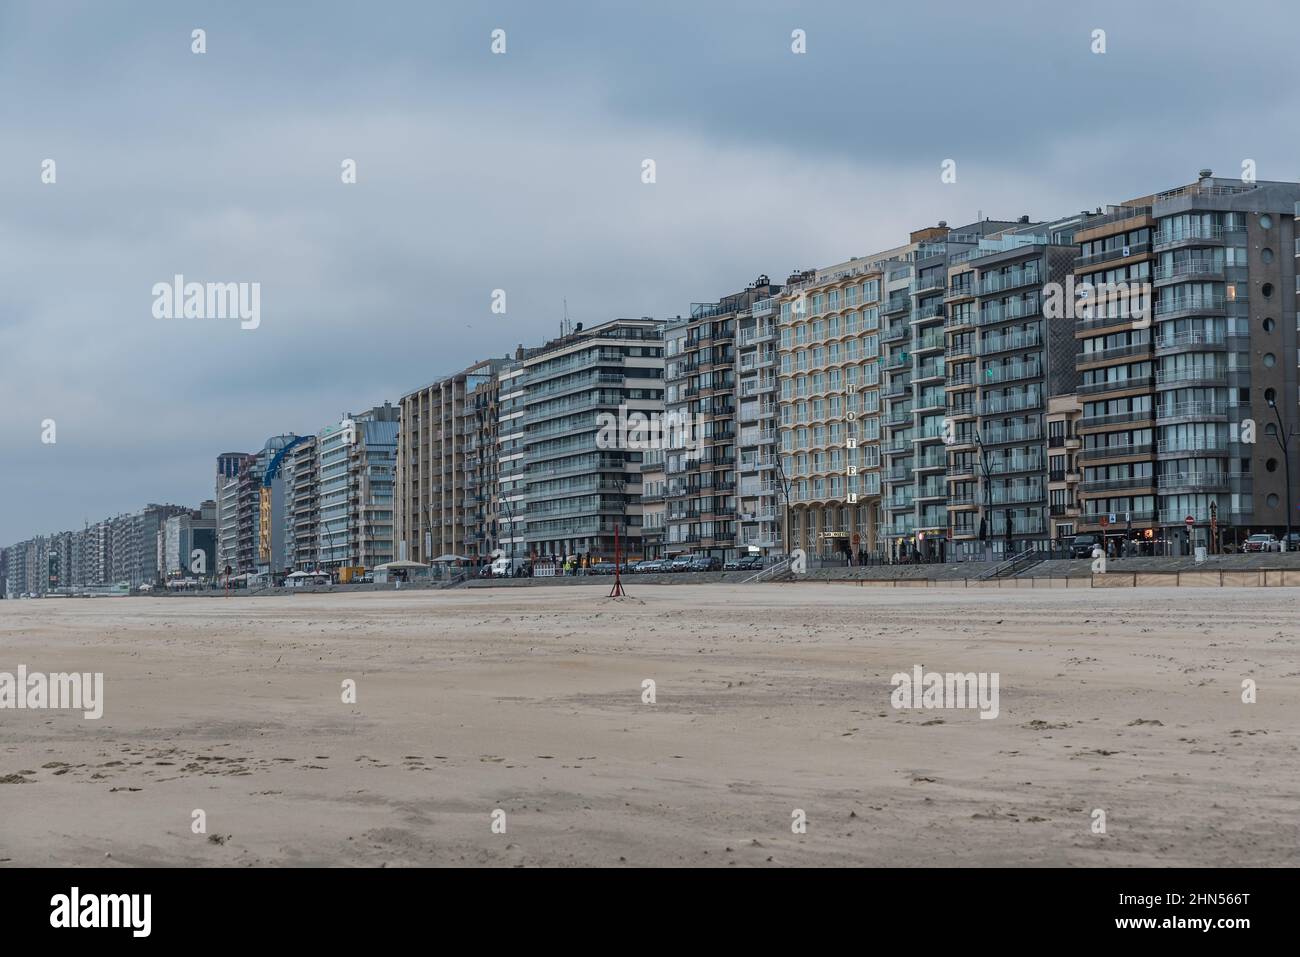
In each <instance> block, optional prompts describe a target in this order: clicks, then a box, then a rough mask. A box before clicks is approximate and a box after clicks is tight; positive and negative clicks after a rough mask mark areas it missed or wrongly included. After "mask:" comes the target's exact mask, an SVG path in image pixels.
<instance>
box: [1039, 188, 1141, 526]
mask: <svg viewBox="0 0 1300 957" xmlns="http://www.w3.org/2000/svg"><path fill="white" fill-rule="evenodd" d="M1154 231H1155V221H1154V219H1153V218H1152V216H1151V204H1150V202H1141V201H1138V202H1134V203H1126V204H1122V205H1119V206H1111V207H1109V208H1108V209H1107V210H1106V211H1105V212H1102V211H1101V210H1098V211H1097V212H1096V213H1093V214H1090V215H1088V216H1086V217H1085V219H1084V222H1083V223H1081V224H1080V227H1079V229H1078V231H1077V232H1076V234H1075V240H1076V242H1077V243H1078V244H1079V247H1078V256H1077V258H1076V259H1075V268H1074V283H1075V286H1074V289H1072V290H1071V296H1070V297H1069V301H1070V303H1071V304H1072V305H1076V309H1075V310H1073V311H1072V312H1071V313H1070V317H1071V318H1073V319H1074V325H1075V335H1076V336H1077V337H1078V340H1079V355H1078V369H1079V385H1078V390H1077V391H1078V396H1079V401H1080V404H1081V406H1082V415H1081V416H1080V418H1079V422H1078V430H1079V437H1080V440H1081V442H1082V448H1081V449H1080V450H1079V455H1078V460H1079V464H1080V467H1081V468H1082V473H1083V474H1082V477H1081V481H1080V483H1079V511H1080V513H1079V518H1078V522H1077V524H1076V526H1075V531H1076V533H1078V532H1092V533H1098V532H1105V533H1106V534H1107V536H1108V540H1110V541H1111V542H1112V547H1114V546H1115V545H1117V544H1118V541H1119V540H1122V539H1123V538H1124V537H1125V536H1126V534H1128V532H1127V529H1129V528H1130V527H1131V528H1133V529H1135V530H1136V531H1137V532H1138V533H1139V534H1140V533H1142V532H1143V531H1144V530H1146V529H1152V530H1153V529H1154V527H1155V508H1156V505H1155V501H1156V440H1155V408H1154V405H1155V355H1154V336H1153V331H1154V330H1153V328H1152V316H1151V314H1150V310H1149V309H1147V308H1145V307H1146V306H1147V305H1148V304H1149V298H1148V301H1147V302H1145V303H1144V302H1143V300H1142V299H1141V298H1140V296H1141V292H1142V291H1143V290H1146V291H1147V293H1148V297H1149V295H1150V290H1151V285H1152V279H1153V273H1154V268H1153V267H1154V264H1155V253H1154V247H1153V242H1152V240H1153V233H1154ZM1135 289H1136V290H1137V291H1138V296H1139V298H1135V297H1134V296H1133V295H1132V292H1133V290H1135ZM1084 290H1086V291H1087V294H1086V295H1085V294H1083V293H1082V291H1084ZM1077 304H1081V305H1082V307H1083V308H1077ZM1058 321H1059V320H1058Z"/></svg>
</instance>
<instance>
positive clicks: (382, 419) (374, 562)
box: [348, 402, 398, 569]
mask: <svg viewBox="0 0 1300 957" xmlns="http://www.w3.org/2000/svg"><path fill="white" fill-rule="evenodd" d="M353 421H354V426H355V431H356V441H355V443H354V444H353V447H352V453H351V457H350V462H349V491H350V493H351V495H350V500H349V514H348V519H349V524H348V537H349V539H350V540H351V541H352V542H353V543H354V547H355V555H356V563H357V565H359V566H361V567H363V568H367V569H373V568H375V567H377V566H379V565H383V564H385V563H387V562H391V561H393V559H394V558H396V557H397V555H396V549H395V546H394V532H393V497H394V491H395V486H396V480H397V429H398V410H397V408H396V407H395V406H394V405H393V404H392V403H390V402H385V403H384V404H383V405H382V406H375V407H374V408H372V409H369V410H367V411H366V412H362V413H360V414H359V415H356V416H353Z"/></svg>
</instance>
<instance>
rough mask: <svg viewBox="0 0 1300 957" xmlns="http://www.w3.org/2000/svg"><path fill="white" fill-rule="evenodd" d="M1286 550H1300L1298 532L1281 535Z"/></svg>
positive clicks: (1299, 533) (1299, 535)
mask: <svg viewBox="0 0 1300 957" xmlns="http://www.w3.org/2000/svg"><path fill="white" fill-rule="evenodd" d="M1282 541H1283V542H1284V543H1285V544H1286V550H1287V551H1288V552H1300V532H1288V533H1287V534H1285V535H1283V536H1282Z"/></svg>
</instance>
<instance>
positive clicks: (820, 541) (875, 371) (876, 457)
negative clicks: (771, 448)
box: [742, 250, 899, 556]
mask: <svg viewBox="0 0 1300 957" xmlns="http://www.w3.org/2000/svg"><path fill="white" fill-rule="evenodd" d="M898 255H899V251H897V250H891V251H889V252H887V253H881V254H877V255H875V256H865V257H855V258H853V259H850V260H849V261H847V262H843V263H839V264H836V265H833V266H828V267H825V268H823V269H816V270H805V271H803V272H800V273H797V274H795V275H792V276H790V277H789V279H788V280H787V283H786V286H785V289H784V290H782V292H781V296H780V298H779V300H778V304H777V310H778V317H779V319H778V335H779V343H780V344H779V370H780V371H779V375H780V393H779V398H780V417H779V424H780V439H779V449H780V454H781V458H780V460H779V462H778V463H777V465H778V468H777V471H776V476H775V477H776V480H777V492H778V496H777V497H776V499H774V502H773V504H774V505H775V506H776V507H777V517H778V524H779V525H784V524H786V523H788V524H789V530H788V536H789V541H790V547H791V548H801V549H803V550H804V551H805V552H808V553H809V554H819V555H823V556H844V555H847V554H853V555H855V556H856V555H857V553H858V552H860V551H870V550H871V549H872V548H873V544H872V543H873V541H874V540H875V538H876V535H877V526H878V523H879V517H880V492H881V478H880V462H881V456H880V416H879V412H880V391H879V387H880V368H881V367H880V359H879V356H880V348H881V345H880V325H881V306H882V298H883V281H884V277H885V270H886V269H887V268H889V267H890V266H891V265H897V264H896V262H895V257H897V256H898ZM742 481H743V476H742ZM787 487H788V496H787V494H786V491H787ZM787 498H788V501H787ZM787 505H788V506H789V508H788V511H789V514H788V515H787V514H786V512H787V508H786V506H787Z"/></svg>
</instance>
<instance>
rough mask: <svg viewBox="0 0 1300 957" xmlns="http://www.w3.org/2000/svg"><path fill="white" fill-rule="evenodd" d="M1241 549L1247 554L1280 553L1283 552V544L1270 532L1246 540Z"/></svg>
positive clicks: (1260, 533)
mask: <svg viewBox="0 0 1300 957" xmlns="http://www.w3.org/2000/svg"><path fill="white" fill-rule="evenodd" d="M1241 548H1242V551H1246V552H1278V551H1281V550H1282V543H1281V542H1279V541H1278V540H1277V539H1276V538H1274V537H1273V536H1272V535H1271V534H1269V533H1268V532H1259V533H1258V534H1255V535H1252V536H1250V538H1248V539H1246V541H1245V543H1244V544H1243V545H1242V546H1241Z"/></svg>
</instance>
